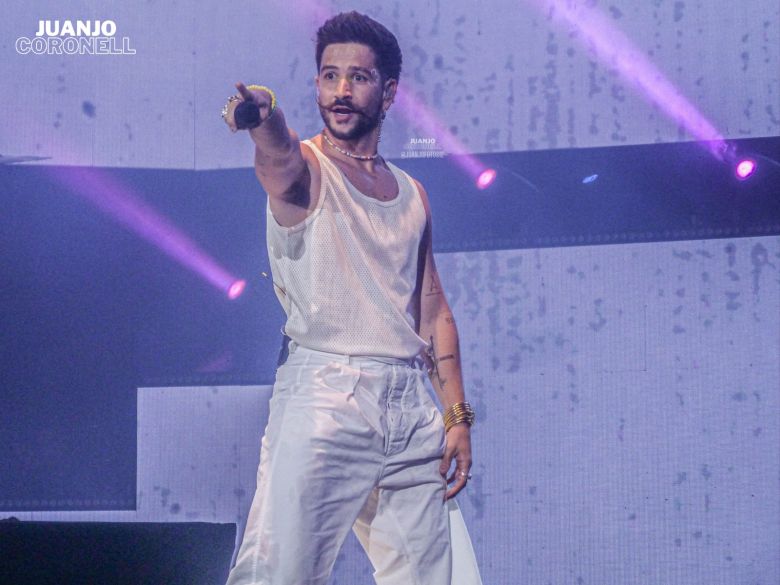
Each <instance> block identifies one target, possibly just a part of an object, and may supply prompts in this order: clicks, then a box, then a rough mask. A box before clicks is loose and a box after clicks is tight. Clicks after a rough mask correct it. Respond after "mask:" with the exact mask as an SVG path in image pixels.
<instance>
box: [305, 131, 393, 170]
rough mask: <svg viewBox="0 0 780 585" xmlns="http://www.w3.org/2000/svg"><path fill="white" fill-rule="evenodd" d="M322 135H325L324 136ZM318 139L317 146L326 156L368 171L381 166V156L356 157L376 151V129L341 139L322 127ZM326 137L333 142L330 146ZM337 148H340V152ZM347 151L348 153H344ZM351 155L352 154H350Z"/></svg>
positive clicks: (377, 140)
mask: <svg viewBox="0 0 780 585" xmlns="http://www.w3.org/2000/svg"><path fill="white" fill-rule="evenodd" d="M326 133H327V134H326ZM323 135H326V136H327V138H325V137H324V136H323ZM317 138H319V139H320V141H319V144H318V146H320V147H321V148H320V150H322V151H323V152H324V153H325V155H326V156H328V157H329V158H331V159H334V160H337V161H340V162H342V163H345V164H347V165H349V166H353V167H359V168H361V169H363V170H365V171H368V172H369V173H373V172H374V169H375V168H376V166H377V165H379V166H383V162H382V157H380V156H377V157H375V158H372V159H368V160H363V159H360V158H356V157H358V156H364V157H369V156H372V155H374V154H377V152H378V146H379V132H378V129H374V130H372V131H371V132H369V133H368V134H365V135H364V136H361V137H360V138H358V139H355V140H342V139H339V138H336V137H335V136H333V134H331V133H330V131H328V130H327V129H323V131H322V133H321V134H320V135H319V136H317ZM328 139H329V140H330V142H332V143H333V145H335V147H338V148H335V147H334V146H332V145H331V144H330V143H328ZM339 149H341V151H344V152H341V151H340V150H339ZM345 153H349V154H345ZM350 155H352V156H350Z"/></svg>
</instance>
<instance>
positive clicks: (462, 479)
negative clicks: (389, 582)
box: [415, 180, 471, 499]
mask: <svg viewBox="0 0 780 585" xmlns="http://www.w3.org/2000/svg"><path fill="white" fill-rule="evenodd" d="M415 183H416V184H417V188H418V189H419V191H420V195H421V197H422V201H423V205H424V207H425V215H426V218H427V222H426V227H425V234H424V236H423V239H422V242H421V244H420V247H421V250H420V253H421V254H422V255H424V258H425V260H424V270H423V277H422V284H421V290H420V333H419V335H420V337H422V338H423V339H424V340H425V341H426V342H427V343H428V344H429V347H428V350H427V351H426V352H424V354H423V359H424V361H425V362H426V365H427V366H428V375H429V376H430V379H431V384H432V386H433V389H434V390H435V391H436V395H437V396H438V398H439V402H440V403H441V405H442V408H443V409H444V411H445V412H447V410H448V409H449V408H450V407H451V406H453V405H454V404H458V403H463V402H465V400H466V398H465V392H464V390H463V375H462V373H461V362H460V349H459V343H458V329H457V326H456V325H455V318H454V317H453V315H452V311H451V310H450V306H449V303H447V298H446V296H445V295H444V290H443V289H442V286H441V281H440V280H439V274H438V272H437V271H436V264H435V262H434V259H433V244H432V226H431V211H430V205H429V203H428V195H427V193H426V192H425V189H423V187H422V185H421V184H420V183H419V182H418V181H416V180H415ZM453 459H454V460H455V469H454V470H453V472H452V474H451V475H450V476H449V477H447V474H448V472H449V470H450V467H451V466H452V460H453ZM470 469H471V428H470V426H469V424H468V423H465V422H461V423H458V424H455V425H453V426H452V427H451V428H450V429H449V431H447V446H446V448H445V451H444V458H443V459H442V462H441V467H440V472H441V474H442V475H443V476H444V477H447V483H448V484H450V483H451V484H452V487H451V488H450V489H449V490H448V491H447V494H446V498H447V499H449V498H452V497H454V496H455V495H456V494H457V493H458V492H459V491H460V490H462V489H463V487H464V486H465V485H466V481H467V480H468V473H469V470H470ZM453 482H454V483H453Z"/></svg>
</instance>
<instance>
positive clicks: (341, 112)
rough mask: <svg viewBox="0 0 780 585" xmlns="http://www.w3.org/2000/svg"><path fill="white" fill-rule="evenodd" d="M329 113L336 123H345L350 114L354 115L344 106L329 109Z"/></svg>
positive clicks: (350, 116)
mask: <svg viewBox="0 0 780 585" xmlns="http://www.w3.org/2000/svg"><path fill="white" fill-rule="evenodd" d="M331 111H332V112H333V115H334V117H335V118H336V122H347V121H349V120H350V119H351V118H352V114H354V113H355V111H354V110H352V109H351V108H347V107H344V106H336V107H335V108H331Z"/></svg>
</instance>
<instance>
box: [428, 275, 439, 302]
mask: <svg viewBox="0 0 780 585" xmlns="http://www.w3.org/2000/svg"><path fill="white" fill-rule="evenodd" d="M440 294H441V284H439V276H438V275H437V274H436V273H435V272H434V273H433V274H431V286H430V288H429V289H428V290H427V291H426V292H425V296H431V295H440Z"/></svg>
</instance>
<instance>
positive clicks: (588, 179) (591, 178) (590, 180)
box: [582, 173, 599, 185]
mask: <svg viewBox="0 0 780 585" xmlns="http://www.w3.org/2000/svg"><path fill="white" fill-rule="evenodd" d="M598 178H599V175H598V173H595V174H593V175H589V176H587V177H585V178H584V179H582V184H583V185H587V184H588V183H593V182H594V181H595V180H596V179H598Z"/></svg>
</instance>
